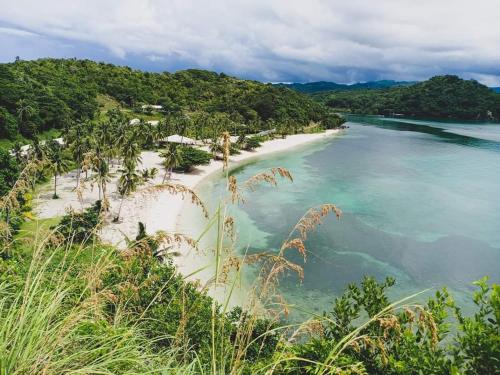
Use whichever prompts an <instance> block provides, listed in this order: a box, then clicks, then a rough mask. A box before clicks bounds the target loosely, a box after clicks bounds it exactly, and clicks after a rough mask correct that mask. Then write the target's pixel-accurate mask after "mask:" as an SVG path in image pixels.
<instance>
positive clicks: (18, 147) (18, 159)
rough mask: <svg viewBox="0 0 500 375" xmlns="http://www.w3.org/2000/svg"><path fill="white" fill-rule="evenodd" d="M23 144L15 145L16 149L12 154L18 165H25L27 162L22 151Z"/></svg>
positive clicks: (17, 143)
mask: <svg viewBox="0 0 500 375" xmlns="http://www.w3.org/2000/svg"><path fill="white" fill-rule="evenodd" d="M22 147H23V146H22V144H21V142H16V143H14V147H12V150H11V151H12V154H13V155H14V158H15V159H16V162H17V164H19V165H23V164H24V162H25V155H24V153H23V149H22Z"/></svg>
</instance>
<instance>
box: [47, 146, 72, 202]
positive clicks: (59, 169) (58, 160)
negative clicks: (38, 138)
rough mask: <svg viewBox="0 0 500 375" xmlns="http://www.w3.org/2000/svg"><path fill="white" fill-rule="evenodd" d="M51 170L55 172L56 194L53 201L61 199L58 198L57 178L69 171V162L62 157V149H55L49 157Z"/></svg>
mask: <svg viewBox="0 0 500 375" xmlns="http://www.w3.org/2000/svg"><path fill="white" fill-rule="evenodd" d="M49 160H50V169H51V170H52V172H54V194H53V195H52V199H57V198H59V197H58V196H57V176H61V175H62V174H63V173H66V172H67V171H68V170H69V164H68V162H67V160H65V159H64V158H63V157H62V153H61V150H60V148H59V149H57V148H54V149H53V150H52V152H51V153H50V155H49Z"/></svg>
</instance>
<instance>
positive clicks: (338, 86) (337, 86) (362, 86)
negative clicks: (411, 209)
mask: <svg viewBox="0 0 500 375" xmlns="http://www.w3.org/2000/svg"><path fill="white" fill-rule="evenodd" d="M415 83H416V82H412V81H393V80H381V81H371V82H362V83H361V82H358V83H353V84H350V85H348V84H343V83H335V82H326V81H319V82H308V83H278V84H276V86H281V87H287V88H290V89H293V90H295V91H298V92H302V93H305V94H315V93H319V92H325V91H351V90H370V89H387V88H390V87H397V86H411V85H413V84H415Z"/></svg>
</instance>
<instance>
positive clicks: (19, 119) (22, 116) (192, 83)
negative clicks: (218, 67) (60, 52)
mask: <svg viewBox="0 0 500 375" xmlns="http://www.w3.org/2000/svg"><path fill="white" fill-rule="evenodd" d="M0 90H1V91H0V92H1V95H0V138H7V139H16V138H18V137H19V135H21V136H23V137H24V138H28V139H30V138H33V137H34V136H35V135H36V134H40V133H42V132H44V131H47V130H50V129H64V128H65V127H70V126H71V124H73V123H75V122H79V121H85V120H94V119H96V118H98V117H99V112H100V111H99V110H100V108H102V107H103V106H105V104H103V103H102V101H103V100H102V99H103V98H105V99H107V101H108V102H111V103H114V104H115V105H116V106H120V108H122V109H125V110H129V111H132V112H133V111H138V110H140V108H141V105H144V104H154V105H161V106H162V107H163V112H164V113H165V114H169V115H178V114H182V115H188V116H189V115H191V114H193V113H198V114H199V113H207V114H213V113H224V114H226V115H227V116H228V117H229V119H230V120H231V121H232V122H234V123H235V124H237V125H241V126H243V127H244V126H252V127H254V128H257V129H267V128H268V125H269V122H270V123H271V124H272V125H273V126H275V125H276V124H281V125H283V126H285V127H287V128H290V129H292V128H295V129H296V128H298V127H300V126H307V125H309V124H310V123H311V122H315V123H322V124H323V126H324V127H328V128H331V127H335V126H337V125H338V124H339V121H340V120H339V118H338V117H336V116H335V115H332V114H331V113H330V111H329V110H328V109H327V108H326V107H325V106H323V105H321V104H320V103H317V102H314V101H313V100H311V99H310V98H308V97H306V96H304V95H301V94H299V93H297V92H295V91H292V90H289V89H286V88H280V87H274V86H272V85H270V84H269V85H266V84H262V83H259V82H256V81H248V80H240V79H236V78H233V77H229V76H227V75H225V74H223V73H221V74H217V73H213V72H209V71H203V70H186V71H179V72H177V73H174V74H171V73H167V72H164V73H149V72H143V71H139V70H133V69H131V68H129V67H122V66H115V65H112V64H105V63H97V62H93V61H89V60H76V59H67V60H65V59H41V60H36V61H22V60H17V61H15V62H13V63H9V64H0Z"/></svg>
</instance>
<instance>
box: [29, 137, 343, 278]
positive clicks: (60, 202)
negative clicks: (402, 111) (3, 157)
mask: <svg viewBox="0 0 500 375" xmlns="http://www.w3.org/2000/svg"><path fill="white" fill-rule="evenodd" d="M339 132H340V129H330V130H326V131H325V132H322V133H312V134H296V135H289V136H287V137H286V138H285V139H272V140H269V141H266V142H264V143H262V146H261V147H259V148H258V149H256V150H255V151H241V154H239V155H232V156H230V160H229V169H230V170H231V169H233V168H235V167H237V166H238V165H239V164H241V163H242V162H248V161H251V160H252V159H254V158H258V157H262V156H265V155H269V154H272V153H276V152H280V151H286V150H289V149H292V148H294V147H297V146H301V145H305V144H308V143H311V142H314V141H319V140H322V139H325V138H329V137H332V136H335V135H337V134H338V133H339ZM161 160H162V159H161V158H160V156H159V155H158V153H157V152H154V151H144V152H142V162H141V164H140V165H139V169H142V168H153V167H154V168H157V169H158V172H159V173H158V176H156V177H155V178H154V179H153V180H151V181H149V182H147V183H146V184H145V185H144V186H143V187H142V188H139V189H138V191H137V192H135V193H134V194H132V195H131V196H130V197H128V198H126V199H125V200H124V202H123V208H122V214H121V219H122V220H121V221H120V222H119V223H111V222H109V223H106V224H105V225H104V226H103V228H102V229H101V235H100V237H101V240H102V241H103V242H105V243H111V244H113V245H115V246H118V247H123V246H124V245H125V239H126V238H134V237H135V235H136V233H137V225H138V222H139V221H140V222H143V223H144V224H145V225H146V230H147V232H148V233H150V234H151V233H155V232H156V231H159V230H162V231H166V232H177V231H178V230H179V226H180V221H181V218H182V214H183V213H184V211H186V210H184V207H185V206H184V205H185V204H191V203H190V202H188V201H186V200H185V199H182V196H180V195H175V194H170V193H169V192H167V191H163V192H158V193H155V194H153V195H151V196H146V195H143V194H141V190H143V189H144V188H148V187H151V186H154V185H158V184H161V182H162V179H163V174H164V171H163V168H162V167H161V164H160V163H161ZM222 166H223V163H222V161H219V160H212V161H211V162H210V164H208V165H204V166H198V167H196V168H194V170H193V171H192V172H190V173H175V172H174V173H172V178H171V179H170V181H169V182H171V183H174V184H181V185H184V186H186V187H187V188H189V189H191V190H195V189H196V187H197V186H198V185H199V184H200V183H202V182H203V181H204V180H205V179H207V178H208V177H210V176H212V175H214V174H215V173H217V172H220V171H222ZM117 169H118V167H117V166H116V167H114V168H111V171H112V173H113V174H114V176H113V177H112V179H111V181H110V182H109V184H108V191H110V193H109V194H108V199H109V202H110V213H111V214H114V213H116V211H117V210H118V206H119V204H120V197H119V196H118V194H117V193H116V192H115V191H114V190H115V188H114V187H115V186H116V182H117V180H118V174H117ZM58 180H59V183H58V194H59V196H60V199H55V200H53V199H51V194H52V192H51V190H50V184H49V185H48V186H45V187H44V188H42V189H41V191H40V193H39V195H38V197H37V198H36V211H37V213H38V217H39V218H49V217H55V216H61V215H63V214H64V213H65V212H66V210H67V209H68V208H69V207H72V208H74V209H77V210H79V209H82V208H85V207H88V206H90V205H91V204H92V203H93V202H95V201H96V200H97V199H98V193H97V189H96V188H94V189H92V188H90V189H89V188H87V189H86V190H85V191H84V194H83V201H82V202H83V205H82V202H80V201H79V200H78V198H77V196H76V192H75V191H74V187H75V181H76V180H75V172H74V171H73V172H70V173H68V174H66V175H64V176H61V177H59V178H58ZM183 234H187V235H190V233H183ZM191 235H192V234H191ZM193 253H194V251H189V250H187V249H182V248H181V249H179V256H175V257H173V259H174V264H175V265H176V267H177V269H178V271H179V272H180V273H181V274H183V275H184V276H189V275H192V274H193V273H195V274H196V277H194V279H201V280H202V281H203V279H207V280H208V279H209V278H211V277H212V276H213V275H212V273H211V272H210V274H206V275H204V272H203V271H201V272H197V270H200V268H205V271H207V268H209V267H206V266H207V264H206V262H207V261H209V260H210V258H212V257H210V256H203V255H201V256H200V254H193Z"/></svg>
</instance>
